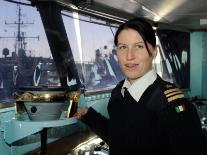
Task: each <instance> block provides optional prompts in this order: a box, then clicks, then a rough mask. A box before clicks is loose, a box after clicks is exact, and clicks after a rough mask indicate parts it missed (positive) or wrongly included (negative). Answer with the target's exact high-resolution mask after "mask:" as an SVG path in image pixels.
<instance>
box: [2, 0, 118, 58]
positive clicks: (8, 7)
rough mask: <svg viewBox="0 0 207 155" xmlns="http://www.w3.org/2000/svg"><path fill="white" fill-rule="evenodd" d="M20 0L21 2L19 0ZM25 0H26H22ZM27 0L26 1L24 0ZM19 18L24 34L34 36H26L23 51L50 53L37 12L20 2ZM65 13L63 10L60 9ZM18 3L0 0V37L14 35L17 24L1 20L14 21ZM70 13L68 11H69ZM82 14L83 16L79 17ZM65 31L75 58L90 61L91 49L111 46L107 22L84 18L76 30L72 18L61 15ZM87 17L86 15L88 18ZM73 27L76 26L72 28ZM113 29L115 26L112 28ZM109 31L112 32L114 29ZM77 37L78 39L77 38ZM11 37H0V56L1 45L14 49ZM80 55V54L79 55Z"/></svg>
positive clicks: (109, 47) (33, 54)
mask: <svg viewBox="0 0 207 155" xmlns="http://www.w3.org/2000/svg"><path fill="white" fill-rule="evenodd" d="M21 2H24V1H23V0H21ZM25 2H26V1H25ZM27 2H28V1H27ZM21 13H22V20H21V22H24V23H34V24H25V25H24V26H23V27H22V29H21V30H22V32H24V33H26V36H27V37H38V36H39V40H38V39H34V38H28V39H26V41H27V46H26V49H27V52H26V54H27V55H31V56H43V57H51V52H50V48H49V45H48V42H47V38H46V35H45V32H44V29H43V25H42V22H41V19H40V15H39V12H38V11H37V9H36V8H34V7H31V6H24V5H22V6H21ZM64 13H66V12H64ZM17 14H18V6H17V4H14V3H10V2H6V1H2V0H1V1H0V37H15V36H16V34H17V24H9V25H8V24H5V21H6V22H7V23H14V22H15V21H16V22H17V19H18V18H17V17H18V16H17ZM70 15H71V13H70ZM82 18H83V17H82ZM63 20H64V24H65V27H66V32H67V35H68V38H69V43H70V46H71V48H72V51H73V56H74V58H75V61H87V62H91V61H94V59H95V50H96V49H100V50H103V47H104V45H107V46H108V52H109V53H110V52H111V50H112V48H113V37H114V36H113V34H112V32H111V30H110V28H109V27H108V26H101V25H99V26H97V25H96V24H91V23H87V22H80V23H79V25H78V27H79V28H80V29H81V31H80V32H79V31H77V24H74V23H75V22H74V21H73V19H72V18H69V17H65V16H63ZM88 20H89V18H88ZM75 27H76V28H75ZM113 31H114V32H115V29H114V28H113ZM78 32H79V33H81V38H80V39H79V40H78V39H77V38H78V37H77V34H78ZM114 32H113V33H114ZM78 41H79V42H78ZM14 44H15V38H12V39H11V38H9V39H8V38H0V57H4V56H3V55H2V50H3V48H8V49H9V51H10V55H9V56H11V53H12V52H13V51H14ZM80 57H81V58H80Z"/></svg>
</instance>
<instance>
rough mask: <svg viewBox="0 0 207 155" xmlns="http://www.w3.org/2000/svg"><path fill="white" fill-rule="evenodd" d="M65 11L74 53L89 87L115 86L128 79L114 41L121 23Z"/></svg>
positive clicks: (65, 19) (64, 15) (79, 69)
mask: <svg viewBox="0 0 207 155" xmlns="http://www.w3.org/2000/svg"><path fill="white" fill-rule="evenodd" d="M62 14H63V16H62V17H63V20H64V24H65V28H66V32H67V36H68V39H69V43H70V46H71V49H72V53H73V57H74V59H75V63H76V66H77V68H78V72H79V76H80V77H82V79H81V80H82V82H83V84H84V85H85V88H86V90H89V91H92V90H94V91H96V90H100V89H101V90H102V89H111V88H113V87H114V86H115V85H116V84H117V83H118V82H119V81H120V80H122V79H124V76H123V74H122V72H121V70H120V68H119V66H118V63H117V56H116V50H115V47H114V43H113V39H114V34H115V32H116V29H117V27H118V24H116V23H115V24H114V23H113V24H112V23H109V22H106V21H104V20H100V19H95V18H92V17H88V16H83V15H80V14H78V13H70V12H62Z"/></svg>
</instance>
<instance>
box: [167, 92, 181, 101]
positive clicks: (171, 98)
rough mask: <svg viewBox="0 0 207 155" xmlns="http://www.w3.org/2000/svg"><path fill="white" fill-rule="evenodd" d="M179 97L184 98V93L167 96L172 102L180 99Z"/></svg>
mask: <svg viewBox="0 0 207 155" xmlns="http://www.w3.org/2000/svg"><path fill="white" fill-rule="evenodd" d="M179 98H184V94H178V95H174V96H172V97H169V98H167V101H168V102H171V101H173V100H176V99H179Z"/></svg>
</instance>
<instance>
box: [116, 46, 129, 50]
mask: <svg viewBox="0 0 207 155" xmlns="http://www.w3.org/2000/svg"><path fill="white" fill-rule="evenodd" d="M125 49H127V46H124V45H121V46H118V50H125Z"/></svg>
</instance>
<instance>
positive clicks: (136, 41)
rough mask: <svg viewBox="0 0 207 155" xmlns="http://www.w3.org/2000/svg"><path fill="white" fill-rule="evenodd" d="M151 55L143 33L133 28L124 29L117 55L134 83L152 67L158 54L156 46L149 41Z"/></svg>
mask: <svg viewBox="0 0 207 155" xmlns="http://www.w3.org/2000/svg"><path fill="white" fill-rule="evenodd" d="M147 45H148V47H149V50H150V53H151V54H152V55H151V56H150V55H149V54H148V52H147V48H146V46H145V44H144V41H143V39H142V37H141V35H140V34H139V33H138V32H137V31H135V30H133V29H130V28H129V29H124V30H122V31H121V32H120V33H119V35H118V44H117V57H118V61H119V65H120V67H121V69H122V71H123V73H124V75H125V76H126V78H127V79H128V80H129V81H130V82H131V83H133V81H134V80H136V79H138V78H140V77H142V76H143V75H144V74H146V73H147V72H148V71H149V70H151V68H152V60H153V58H154V57H155V56H156V54H157V51H156V48H153V47H152V46H151V44H149V43H147Z"/></svg>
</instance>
